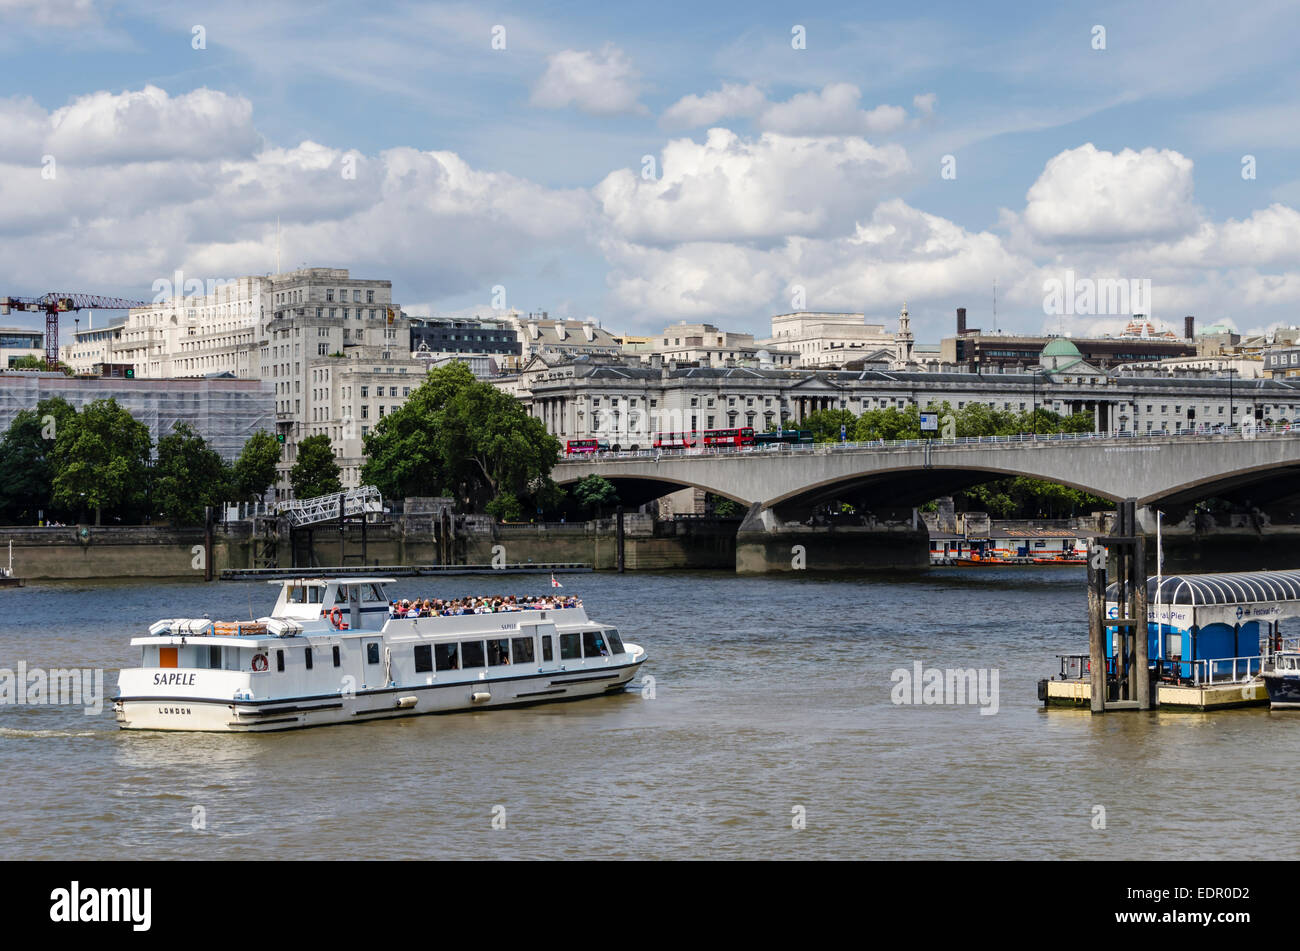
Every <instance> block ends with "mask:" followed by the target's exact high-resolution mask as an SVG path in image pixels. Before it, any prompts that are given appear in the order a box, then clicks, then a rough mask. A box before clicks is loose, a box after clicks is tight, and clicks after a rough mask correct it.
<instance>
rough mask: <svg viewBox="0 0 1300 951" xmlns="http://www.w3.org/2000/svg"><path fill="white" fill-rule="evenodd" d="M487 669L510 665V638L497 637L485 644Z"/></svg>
mask: <svg viewBox="0 0 1300 951" xmlns="http://www.w3.org/2000/svg"><path fill="white" fill-rule="evenodd" d="M487 656H488V666H489V667H500V666H502V665H503V664H509V663H510V638H508V637H498V638H495V639H493V640H490V641H488V642H487Z"/></svg>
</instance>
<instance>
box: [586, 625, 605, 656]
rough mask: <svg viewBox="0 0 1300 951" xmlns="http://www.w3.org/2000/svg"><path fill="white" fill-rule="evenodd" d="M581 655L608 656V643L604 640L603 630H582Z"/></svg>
mask: <svg viewBox="0 0 1300 951" xmlns="http://www.w3.org/2000/svg"><path fill="white" fill-rule="evenodd" d="M582 655H583V656H584V657H608V656H609V645H608V644H607V643H606V642H605V632H604V631H583V632H582Z"/></svg>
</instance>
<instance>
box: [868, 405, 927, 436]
mask: <svg viewBox="0 0 1300 951" xmlns="http://www.w3.org/2000/svg"><path fill="white" fill-rule="evenodd" d="M853 438H854V439H855V440H857V441H858V442H871V441H873V440H876V439H886V440H888V439H920V438H921V409H920V407H918V406H917V405H916V404H915V403H913V404H911V405H910V406H908V407H907V409H899V408H898V407H896V406H887V407H885V408H884V409H869V410H867V411H866V412H865V413H863V414H862V415H861V416H859V417H858V421H857V423H856V425H855V426H854V429H853Z"/></svg>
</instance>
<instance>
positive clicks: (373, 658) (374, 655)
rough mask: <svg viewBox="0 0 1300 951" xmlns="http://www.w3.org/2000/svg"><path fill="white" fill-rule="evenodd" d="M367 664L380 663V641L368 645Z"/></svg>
mask: <svg viewBox="0 0 1300 951" xmlns="http://www.w3.org/2000/svg"><path fill="white" fill-rule="evenodd" d="M366 663H367V664H377V663H379V642H378V641H371V642H370V643H369V644H367V645H366Z"/></svg>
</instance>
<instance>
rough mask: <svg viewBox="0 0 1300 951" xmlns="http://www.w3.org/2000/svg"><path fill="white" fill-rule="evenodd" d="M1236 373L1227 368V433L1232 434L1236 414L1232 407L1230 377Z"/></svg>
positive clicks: (1231, 368) (1233, 369) (1232, 369)
mask: <svg viewBox="0 0 1300 951" xmlns="http://www.w3.org/2000/svg"><path fill="white" fill-rule="evenodd" d="M1236 372H1237V369H1236V367H1228V432H1232V426H1233V422H1234V420H1233V417H1234V415H1235V413H1236V411H1235V410H1234V409H1233V406H1232V377H1233V374H1235V373H1236Z"/></svg>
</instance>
